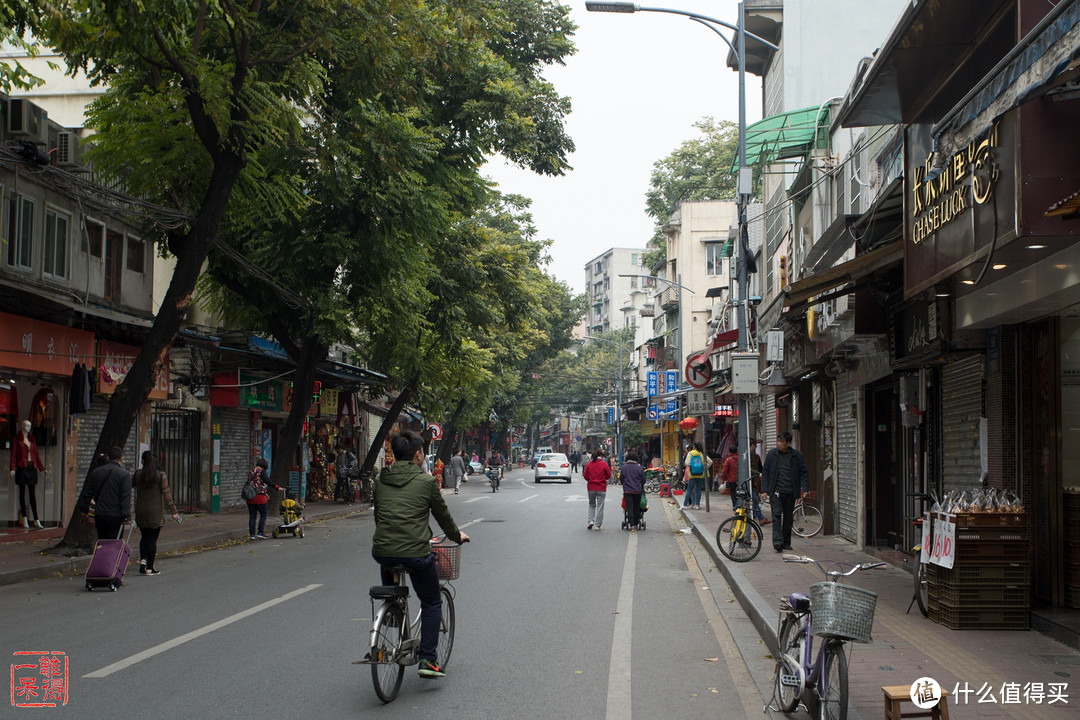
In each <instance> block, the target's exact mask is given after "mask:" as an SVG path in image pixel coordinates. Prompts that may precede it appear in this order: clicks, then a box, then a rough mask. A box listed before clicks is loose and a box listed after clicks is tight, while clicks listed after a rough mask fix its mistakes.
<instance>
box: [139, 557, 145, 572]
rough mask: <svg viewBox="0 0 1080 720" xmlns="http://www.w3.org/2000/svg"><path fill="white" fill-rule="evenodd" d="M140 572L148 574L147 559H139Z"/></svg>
mask: <svg viewBox="0 0 1080 720" xmlns="http://www.w3.org/2000/svg"><path fill="white" fill-rule="evenodd" d="M139 574H140V575H145V574H146V561H145V560H140V561H139Z"/></svg>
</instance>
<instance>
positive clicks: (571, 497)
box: [563, 495, 589, 502]
mask: <svg viewBox="0 0 1080 720" xmlns="http://www.w3.org/2000/svg"><path fill="white" fill-rule="evenodd" d="M563 502H589V496H588V495H567V496H566V497H565V498H563Z"/></svg>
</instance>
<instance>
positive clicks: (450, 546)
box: [431, 538, 461, 580]
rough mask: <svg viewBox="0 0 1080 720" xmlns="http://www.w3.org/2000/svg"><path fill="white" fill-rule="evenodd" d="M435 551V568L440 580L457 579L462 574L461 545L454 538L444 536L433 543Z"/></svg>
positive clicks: (432, 546) (432, 547)
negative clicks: (448, 538) (449, 538)
mask: <svg viewBox="0 0 1080 720" xmlns="http://www.w3.org/2000/svg"><path fill="white" fill-rule="evenodd" d="M431 551H432V552H433V553H435V569H436V570H438V572H439V579H440V580H457V579H458V577H460V576H461V546H460V545H458V544H457V543H456V542H453V541H452V540H447V539H446V538H443V539H442V540H439V541H438V542H433V543H431Z"/></svg>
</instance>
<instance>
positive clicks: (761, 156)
mask: <svg viewBox="0 0 1080 720" xmlns="http://www.w3.org/2000/svg"><path fill="white" fill-rule="evenodd" d="M815 136H816V137H817V138H818V140H819V141H825V140H827V139H828V137H829V112H828V110H827V109H824V108H822V107H821V106H820V105H814V106H812V107H808V108H803V109H802V110H792V111H791V112H786V113H780V114H779V115H772V116H770V117H767V118H765V119H763V120H758V121H757V122H756V123H754V124H753V125H750V126H748V127H747V128H746V164H747V165H748V166H750V167H753V166H754V165H764V164H768V163H771V162H774V161H776V160H782V159H784V158H791V157H802V156H803V155H805V154H806V150H807V148H808V147H809V145H810V144H811V143H812V142H813V141H814V137H815ZM738 161H739V159H738V157H734V158H732V161H731V169H732V170H736V169H737V167H736V163H738Z"/></svg>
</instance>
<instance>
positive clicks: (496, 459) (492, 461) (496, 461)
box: [488, 450, 503, 487]
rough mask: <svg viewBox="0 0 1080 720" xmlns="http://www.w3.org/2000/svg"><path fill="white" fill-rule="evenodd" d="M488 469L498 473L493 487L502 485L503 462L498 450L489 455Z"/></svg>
mask: <svg viewBox="0 0 1080 720" xmlns="http://www.w3.org/2000/svg"><path fill="white" fill-rule="evenodd" d="M488 467H493V468H495V469H496V470H498V471H499V479H498V480H497V481H495V487H500V486H501V485H502V476H503V460H502V455H500V454H499V451H498V450H496V451H495V452H493V453H491V457H490V458H488Z"/></svg>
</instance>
